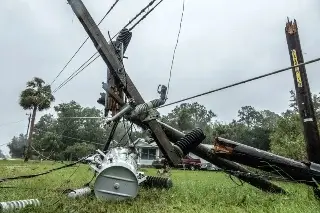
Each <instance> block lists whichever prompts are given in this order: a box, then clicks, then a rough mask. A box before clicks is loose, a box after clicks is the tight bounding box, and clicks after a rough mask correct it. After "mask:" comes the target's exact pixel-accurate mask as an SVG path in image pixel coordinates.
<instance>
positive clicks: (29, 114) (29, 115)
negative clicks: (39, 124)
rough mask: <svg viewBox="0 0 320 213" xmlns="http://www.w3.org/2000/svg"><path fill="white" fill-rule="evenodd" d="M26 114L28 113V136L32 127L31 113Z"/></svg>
mask: <svg viewBox="0 0 320 213" xmlns="http://www.w3.org/2000/svg"><path fill="white" fill-rule="evenodd" d="M26 115H28V128H27V134H26V136H27V137H28V134H29V128H30V119H31V113H26Z"/></svg>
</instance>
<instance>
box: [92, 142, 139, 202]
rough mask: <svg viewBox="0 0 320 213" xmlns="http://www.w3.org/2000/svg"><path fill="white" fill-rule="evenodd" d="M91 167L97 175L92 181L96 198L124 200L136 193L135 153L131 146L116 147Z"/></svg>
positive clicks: (102, 154) (137, 183)
mask: <svg viewBox="0 0 320 213" xmlns="http://www.w3.org/2000/svg"><path fill="white" fill-rule="evenodd" d="M99 152H100V155H101V157H102V159H100V160H98V161H100V162H97V163H98V165H97V166H95V167H93V168H94V169H95V170H96V171H97V173H98V175H97V178H96V181H95V183H94V193H95V195H96V197H97V198H98V199H103V200H124V199H127V198H134V197H136V196H137V194H138V187H139V182H138V178H137V157H138V156H137V154H136V152H134V151H133V150H132V149H131V148H123V147H117V148H113V149H111V150H110V151H109V152H108V153H107V154H104V153H102V152H101V151H99Z"/></svg>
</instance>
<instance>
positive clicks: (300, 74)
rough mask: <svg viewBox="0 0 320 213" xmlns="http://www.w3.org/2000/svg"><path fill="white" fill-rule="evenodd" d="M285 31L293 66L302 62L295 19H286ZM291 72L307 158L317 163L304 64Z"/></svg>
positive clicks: (318, 142)
mask: <svg viewBox="0 0 320 213" xmlns="http://www.w3.org/2000/svg"><path fill="white" fill-rule="evenodd" d="M285 33H286V38H287V43H288V48H289V54H290V59H291V65H292V66H294V65H297V64H300V63H304V60H303V55H302V50H301V45H300V38H299V33H298V26H297V21H296V20H294V21H293V22H292V21H289V19H288V21H287V23H286V27H285ZM292 72H293V78H294V84H295V90H296V97H297V98H296V99H297V104H298V108H299V113H300V116H301V120H302V123H303V129H304V138H305V142H306V146H307V154H308V159H309V161H312V162H314V163H318V164H319V163H320V137H319V130H318V125H317V120H316V117H315V113H314V108H313V103H312V97H311V92H310V87H309V82H308V77H307V72H306V68H305V65H301V66H299V67H295V68H293V69H292Z"/></svg>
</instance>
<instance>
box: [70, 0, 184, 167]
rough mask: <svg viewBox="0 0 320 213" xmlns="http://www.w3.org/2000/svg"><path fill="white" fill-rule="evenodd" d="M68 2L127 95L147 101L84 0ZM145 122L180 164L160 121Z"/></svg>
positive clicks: (164, 150)
mask: <svg viewBox="0 0 320 213" xmlns="http://www.w3.org/2000/svg"><path fill="white" fill-rule="evenodd" d="M68 3H69V4H70V6H71V8H72V10H73V12H74V13H75V14H76V16H77V17H78V19H79V21H80V22H81V24H82V26H83V27H84V29H85V30H86V32H87V33H88V35H89V37H90V39H91V40H92V42H93V44H94V46H95V47H96V49H97V50H98V52H99V54H100V55H101V57H102V59H103V60H104V62H105V63H106V64H107V66H108V69H109V71H110V73H111V74H112V76H113V77H114V78H115V79H114V80H115V82H116V83H118V84H120V85H119V87H121V88H123V92H124V93H125V94H126V96H127V97H128V98H133V99H134V101H135V103H136V104H143V103H145V101H144V100H143V98H142V96H141V94H140V93H139V91H138V90H137V88H136V87H135V85H134V84H133V82H132V81H131V79H130V77H129V76H128V75H127V74H126V73H125V69H124V67H123V63H122V61H119V59H118V58H117V56H116V54H115V52H114V51H113V50H112V49H114V48H113V45H112V43H111V44H108V42H107V41H106V39H105V38H104V36H103V35H102V33H101V31H100V29H99V28H98V26H97V25H96V23H95V22H94V20H93V18H92V17H91V15H90V13H89V12H88V10H87V9H86V7H85V5H84V4H83V2H82V1H81V0H68ZM106 101H107V100H106ZM144 123H145V124H146V125H147V126H148V127H149V128H150V130H151V131H152V132H153V134H154V136H155V139H156V143H157V145H158V146H159V148H160V150H161V152H162V153H163V154H164V155H165V156H166V158H167V159H168V160H169V162H170V164H172V165H177V164H179V163H180V161H181V158H180V157H179V156H178V155H177V154H176V152H175V151H174V148H173V146H172V145H171V143H170V142H169V139H168V138H167V136H166V135H165V133H164V131H163V130H162V128H161V126H160V125H159V123H158V122H157V121H156V120H155V119H151V120H148V121H144Z"/></svg>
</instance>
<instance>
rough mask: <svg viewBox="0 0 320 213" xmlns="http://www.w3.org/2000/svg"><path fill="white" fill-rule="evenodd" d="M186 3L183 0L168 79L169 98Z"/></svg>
mask: <svg viewBox="0 0 320 213" xmlns="http://www.w3.org/2000/svg"><path fill="white" fill-rule="evenodd" d="M184 3H185V0H183V2H182V12H181V18H180V26H179V32H178V36H177V41H176V45H175V47H174V50H173V55H172V61H171V67H170V74H169V80H168V86H167V95H166V96H167V98H168V94H169V88H170V82H171V75H172V68H173V63H174V58H175V55H176V50H177V47H178V43H179V38H180V32H181V26H182V21H183V14H184Z"/></svg>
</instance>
